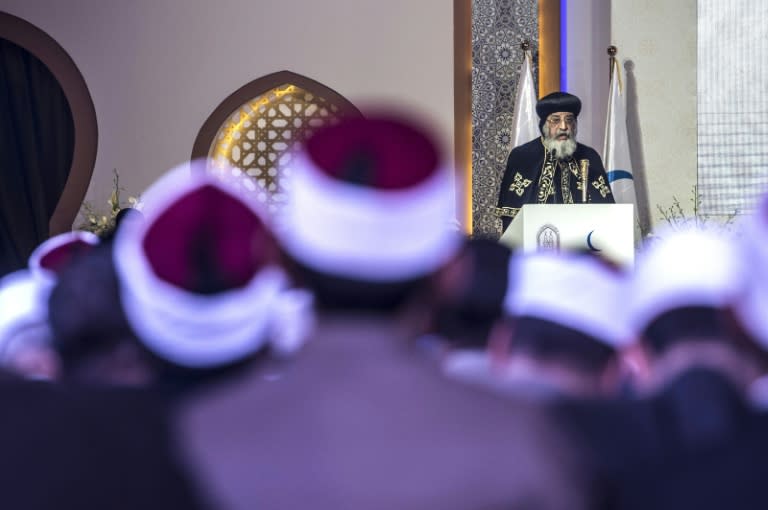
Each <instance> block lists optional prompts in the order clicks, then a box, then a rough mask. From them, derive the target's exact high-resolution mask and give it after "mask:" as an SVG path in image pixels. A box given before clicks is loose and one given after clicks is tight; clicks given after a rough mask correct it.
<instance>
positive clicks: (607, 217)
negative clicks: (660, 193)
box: [499, 204, 635, 267]
mask: <svg viewBox="0 0 768 510" xmlns="http://www.w3.org/2000/svg"><path fill="white" fill-rule="evenodd" d="M634 218H635V213H634V206H633V205H632V204H526V205H524V206H523V208H522V209H520V212H519V213H517V216H515V219H514V220H512V223H511V224H510V225H509V227H508V228H507V230H506V231H504V233H503V234H502V235H501V239H499V242H500V243H502V244H505V245H507V246H509V247H510V248H513V249H518V250H519V249H522V250H523V251H536V250H591V251H595V252H599V253H600V255H602V256H604V257H606V258H607V259H610V260H612V261H614V262H616V263H618V264H621V265H623V266H626V267H631V266H632V265H633V264H634V260H635V228H634Z"/></svg>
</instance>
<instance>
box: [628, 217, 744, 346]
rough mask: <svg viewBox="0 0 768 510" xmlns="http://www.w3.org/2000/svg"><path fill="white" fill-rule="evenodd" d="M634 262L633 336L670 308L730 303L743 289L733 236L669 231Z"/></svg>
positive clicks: (631, 306)
mask: <svg viewBox="0 0 768 510" xmlns="http://www.w3.org/2000/svg"><path fill="white" fill-rule="evenodd" d="M659 237H660V240H658V241H655V242H654V243H653V244H651V245H650V246H649V247H648V248H646V249H645V250H644V251H643V252H641V253H640V254H639V256H638V258H637V263H636V265H635V270H634V275H633V277H632V279H631V281H630V284H629V292H628V296H629V306H630V323H631V327H632V329H633V331H634V333H635V334H636V335H639V334H640V333H642V331H643V330H644V329H645V328H646V327H647V326H649V325H650V323H651V322H652V321H653V320H654V319H655V318H657V317H659V316H660V315H662V314H663V313H665V312H668V311H670V310H673V309H675V308H682V307H689V306H710V307H714V308H723V307H726V306H728V305H730V304H732V303H733V301H734V299H735V298H736V296H737V295H738V294H739V293H740V292H742V289H743V283H744V279H743V276H744V275H743V265H742V261H741V259H740V257H739V254H738V252H737V249H736V244H735V242H734V240H733V239H732V238H730V237H729V236H727V235H726V234H725V233H721V232H717V231H709V230H707V231H703V230H696V229H690V230H683V231H668V232H661V233H660V234H659Z"/></svg>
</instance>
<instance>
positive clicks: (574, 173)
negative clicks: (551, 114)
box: [496, 138, 615, 230]
mask: <svg viewBox="0 0 768 510" xmlns="http://www.w3.org/2000/svg"><path fill="white" fill-rule="evenodd" d="M581 160H587V161H589V172H588V175H587V183H588V184H587V203H593V204H613V203H614V202H615V201H614V199H613V194H612V193H611V188H610V187H609V186H608V176H607V175H606V173H605V168H603V162H602V160H601V159H600V156H599V155H598V154H597V152H596V151H595V150H594V149H593V148H591V147H587V146H586V145H583V144H580V143H578V144H576V152H574V153H573V156H571V157H570V158H568V159H565V160H560V161H558V160H556V159H555V158H554V157H553V156H552V155H550V154H546V153H545V151H544V143H543V142H542V139H541V138H536V139H535V140H531V141H530V142H528V143H526V144H523V145H520V146H519V147H515V148H514V149H512V152H510V153H509V158H508V159H507V168H506V170H505V171H504V178H503V179H502V181H501V188H500V190H499V204H498V207H497V208H496V215H497V216H500V217H501V222H502V227H503V228H502V230H506V228H507V227H508V226H509V224H510V222H511V221H512V219H513V218H514V217H515V215H516V214H517V213H518V211H519V210H520V208H521V207H522V206H523V204H580V203H582V197H583V195H582V193H583V192H582V189H583V182H582V181H583V177H582V174H581V166H580V161H581Z"/></svg>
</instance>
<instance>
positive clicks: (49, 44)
mask: <svg viewBox="0 0 768 510" xmlns="http://www.w3.org/2000/svg"><path fill="white" fill-rule="evenodd" d="M0 37H2V38H4V39H7V40H9V41H11V42H12V43H14V44H16V45H18V46H21V47H22V48H24V49H25V50H27V51H29V52H30V53H31V54H32V55H34V56H35V57H37V58H38V59H40V61H41V62H43V63H44V64H45V65H46V67H48V69H49V70H50V71H51V74H53V76H54V77H55V78H56V80H58V82H59V84H60V85H61V88H62V90H63V91H64V95H65V96H66V98H67V102H68V103H69V107H70V110H71V111H72V120H73V123H74V129H75V144H74V149H73V154H72V167H71V168H70V171H69V175H68V177H67V182H66V184H65V185H64V189H63V191H62V193H61V196H60V197H59V201H58V203H57V205H56V208H55V210H54V212H53V214H52V215H51V218H50V220H49V222H48V233H49V235H51V236H53V235H56V234H60V233H62V232H67V231H69V230H70V229H71V228H72V223H73V222H74V221H75V217H76V216H77V213H78V211H79V210H80V206H81V204H82V202H83V198H84V197H85V193H86V191H87V190H88V185H89V183H90V182H91V176H92V174H93V168H94V165H95V163H96V148H97V144H98V126H97V122H96V110H95V108H94V106H93V100H92V99H91V94H90V92H89V91H88V86H87V85H86V83H85V79H84V78H83V75H82V74H81V73H80V70H79V69H78V68H77V65H76V64H75V62H74V61H73V60H72V58H71V57H70V56H69V54H68V53H67V52H66V51H65V50H64V48H62V47H61V45H59V43H57V42H56V41H55V40H54V39H53V38H52V37H51V36H49V35H48V34H46V33H45V32H44V31H42V30H41V29H39V28H38V27H36V26H34V25H32V24H31V23H29V22H27V21H25V20H23V19H21V18H19V17H16V16H13V15H11V14H8V13H4V12H0Z"/></svg>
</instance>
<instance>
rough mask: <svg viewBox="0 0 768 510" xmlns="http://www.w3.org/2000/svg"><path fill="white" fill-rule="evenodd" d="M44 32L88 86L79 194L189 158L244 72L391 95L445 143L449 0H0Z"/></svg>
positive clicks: (358, 97)
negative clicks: (88, 127) (88, 163)
mask: <svg viewBox="0 0 768 510" xmlns="http://www.w3.org/2000/svg"><path fill="white" fill-rule="evenodd" d="M0 8H1V9H2V10H4V11H6V12H9V13H11V14H13V15H16V16H19V17H21V18H23V19H25V20H27V21H28V22H30V23H32V24H34V25H36V26H37V27H39V28H40V29H42V30H44V31H45V32H47V33H48V34H49V35H50V36H52V37H53V38H54V39H55V40H56V41H58V43H59V44H61V46H62V47H63V48H64V49H65V50H66V51H67V52H68V53H69V54H70V56H71V57H72V59H73V60H74V61H75V64H76V65H77V66H78V67H79V69H80V71H81V73H82V74H83V76H84V78H85V81H86V83H87V84H88V87H89V89H90V92H91V95H92V97H93V101H94V104H95V107H96V115H97V118H98V123H99V146H98V155H97V160H96V169H95V171H94V177H93V179H92V181H91V187H90V188H89V191H88V195H87V197H86V198H87V199H89V200H92V201H94V202H95V203H96V204H97V205H98V204H102V203H104V202H105V201H106V200H107V198H108V196H109V192H110V188H111V177H112V174H111V173H112V169H113V168H117V169H118V171H119V172H120V176H121V183H122V184H123V186H124V187H125V189H126V190H127V191H128V192H129V193H136V192H139V191H141V190H142V189H144V188H145V187H146V186H147V185H149V184H150V183H151V182H152V181H153V180H154V179H155V178H156V177H158V176H159V175H161V174H162V173H163V172H164V171H165V170H167V169H169V168H171V167H172V166H174V165H176V164H178V163H180V162H182V161H183V160H184V159H185V158H188V157H189V155H190V154H191V151H192V144H193V142H194V140H195V137H196V136H197V132H198V130H199V129H200V127H201V126H202V124H203V122H204V121H205V119H206V118H207V117H208V115H209V114H210V113H211V112H212V111H213V109H214V108H215V107H216V106H217V105H218V104H219V102H220V101H221V100H223V99H224V98H225V97H226V96H228V95H229V94H230V93H232V92H233V91H235V90H236V89H237V88H239V87H240V86H242V85H244V84H245V83H248V82H249V81H251V80H253V79H254V78H258V77H259V76H263V75H265V74H269V73H273V72H276V71H281V70H289V71H293V72H296V73H299V74H302V75H305V76H307V77H309V78H312V79H315V80H317V81H320V82H322V83H323V84H325V85H327V86H329V87H330V88H332V89H334V90H336V91H337V92H339V93H340V94H342V95H344V96H345V97H347V98H348V99H350V100H351V101H352V102H353V103H355V104H357V105H358V106H362V107H363V109H365V105H366V104H370V103H371V102H377V103H378V102H392V101H397V102H398V103H400V104H401V105H402V106H404V107H408V108H416V109H418V110H419V111H420V112H421V113H422V114H424V115H426V116H427V117H428V118H429V119H431V121H432V122H433V123H434V124H435V126H436V128H437V130H438V132H439V134H440V135H441V137H442V138H443V140H442V141H443V143H444V145H445V149H446V154H448V155H449V156H450V155H452V147H453V18H452V16H453V11H452V2H450V1H448V0H386V1H379V0H322V1H306V0H216V1H215V2H213V1H210V0H67V1H59V0H2V4H1V5H0Z"/></svg>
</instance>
